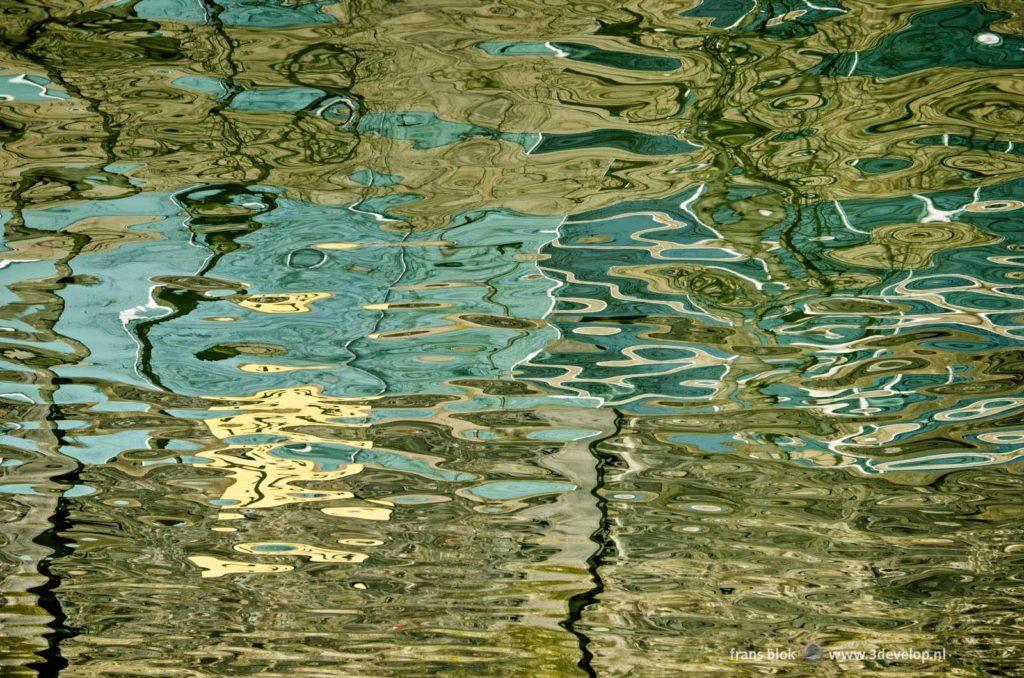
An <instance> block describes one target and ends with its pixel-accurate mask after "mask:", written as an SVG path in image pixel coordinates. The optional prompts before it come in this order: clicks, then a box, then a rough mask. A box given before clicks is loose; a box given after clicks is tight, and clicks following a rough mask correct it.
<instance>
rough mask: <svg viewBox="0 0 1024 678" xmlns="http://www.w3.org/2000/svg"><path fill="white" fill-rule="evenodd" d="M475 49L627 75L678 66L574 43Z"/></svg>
mask: <svg viewBox="0 0 1024 678" xmlns="http://www.w3.org/2000/svg"><path fill="white" fill-rule="evenodd" d="M477 47H478V48H480V49H481V50H483V51H484V52H486V53H487V54H490V55H492V56H548V57H564V58H566V59H570V60H572V61H581V62H583V63H588V64H594V65H595V66H609V67H612V68H622V69H626V70H630V71H674V70H676V69H677V68H679V67H680V66H682V62H681V61H680V60H679V59H676V58H673V57H663V56H655V55H651V54H642V53H637V52H620V51H615V50H606V49H602V48H600V47H594V46H593V45H585V44H580V43H574V42H510V41H506V40H490V41H486V42H481V43H477Z"/></svg>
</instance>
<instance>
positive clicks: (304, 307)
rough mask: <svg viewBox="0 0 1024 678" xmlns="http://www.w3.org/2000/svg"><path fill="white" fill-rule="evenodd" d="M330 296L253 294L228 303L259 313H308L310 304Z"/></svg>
mask: <svg viewBox="0 0 1024 678" xmlns="http://www.w3.org/2000/svg"><path fill="white" fill-rule="evenodd" d="M330 296H331V295H330V294H327V293H326V292H293V293H290V294H253V295H251V296H246V297H239V298H235V299H230V300H229V301H231V302H232V303H234V304H237V305H238V306H241V307H242V308H248V309H251V310H253V311H259V312H260V313H308V312H309V310H310V309H309V305H310V304H311V303H313V302H314V301H319V300H320V299H326V298H328V297H330Z"/></svg>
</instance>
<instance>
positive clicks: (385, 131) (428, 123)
mask: <svg viewBox="0 0 1024 678" xmlns="http://www.w3.org/2000/svg"><path fill="white" fill-rule="evenodd" d="M358 129H359V131H360V132H364V133H370V134H379V135H381V136H384V137H388V138H390V139H395V140H396V141H409V142H412V147H413V148H415V149H419V150H425V149H430V148H440V147H442V146H448V145H450V144H454V143H457V142H459V141H465V140H466V139H474V138H484V139H498V140H502V141H508V142H510V143H514V144H519V145H520V146H522V147H523V148H530V147H532V146H534V145H535V144H536V143H537V135H536V134H527V133H521V132H499V131H498V130H495V129H491V128H489V127H482V126H480V125H471V124H469V123H464V122H452V121H451V120H444V119H442V118H439V117H438V116H437V115H436V114H434V113H430V112H427V111H404V112H385V113H369V114H367V115H364V116H363V117H362V118H361V119H360V120H359V125H358Z"/></svg>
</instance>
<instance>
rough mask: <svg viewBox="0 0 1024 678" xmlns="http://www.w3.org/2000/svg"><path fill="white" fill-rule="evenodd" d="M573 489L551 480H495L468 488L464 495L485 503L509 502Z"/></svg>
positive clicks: (572, 486) (571, 486) (567, 484)
mask: <svg viewBox="0 0 1024 678" xmlns="http://www.w3.org/2000/svg"><path fill="white" fill-rule="evenodd" d="M575 489H576V486H575V485H574V484H572V483H566V482H561V481H553V480H495V481H492V482H487V483H483V484H481V485H476V486H475V487H471V488H468V489H467V490H466V493H467V494H470V495H472V496H474V497H479V498H480V499H484V500H486V501H509V500H516V499H525V498H527V497H536V496H540V495H544V494H561V493H563V492H572V491H573V490H575Z"/></svg>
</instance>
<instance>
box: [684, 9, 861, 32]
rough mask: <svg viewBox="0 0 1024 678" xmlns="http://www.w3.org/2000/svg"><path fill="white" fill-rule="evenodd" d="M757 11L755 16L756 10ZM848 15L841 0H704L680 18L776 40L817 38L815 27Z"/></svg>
mask: <svg viewBox="0 0 1024 678" xmlns="http://www.w3.org/2000/svg"><path fill="white" fill-rule="evenodd" d="M755 9H756V10H757V12H756V13H754V10H755ZM845 12H846V9H845V8H844V7H843V5H842V3H841V2H839V0H817V1H816V2H809V1H808V0H767V1H766V2H763V3H758V2H755V1H754V0H702V2H700V3H699V4H698V5H697V6H695V7H693V8H691V9H688V10H686V11H685V12H681V13H680V16H683V17H692V18H701V19H711V20H712V21H711V27H712V28H717V29H722V30H731V29H738V30H740V31H741V32H742V33H760V34H762V35H764V36H765V37H767V38H770V39H773V40H791V39H794V38H803V37H806V36H808V35H813V34H814V33H815V32H816V29H815V27H814V25H815V24H817V23H819V22H821V21H826V20H828V19H832V18H835V17H837V16H841V15H842V14H844V13H845Z"/></svg>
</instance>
